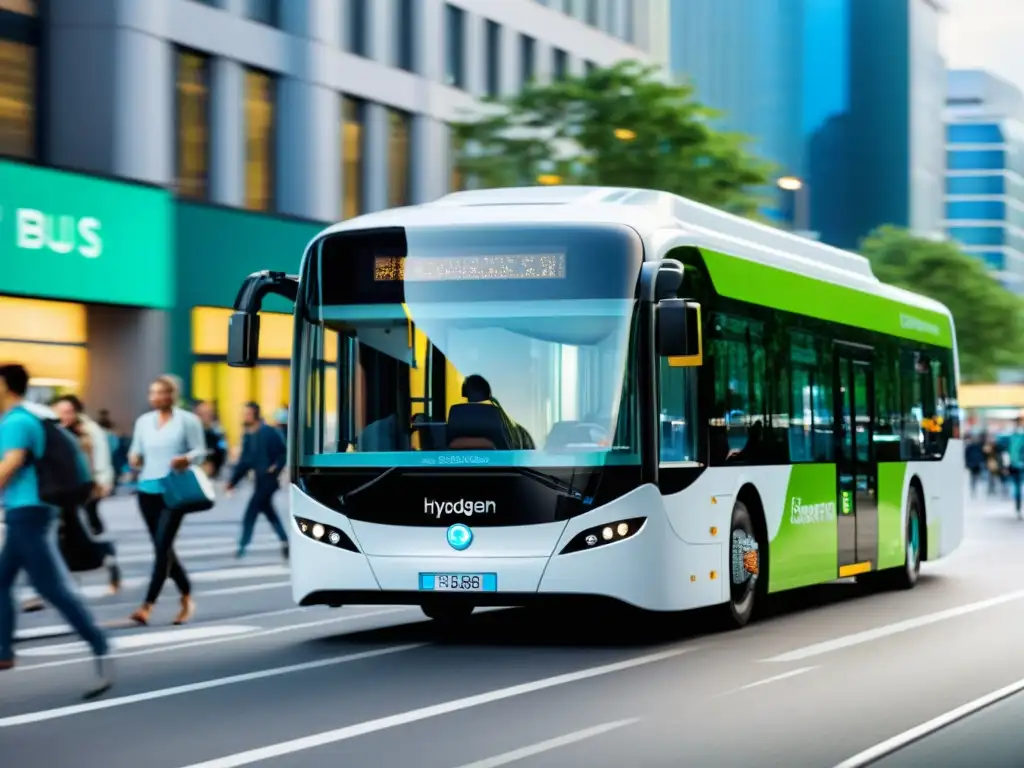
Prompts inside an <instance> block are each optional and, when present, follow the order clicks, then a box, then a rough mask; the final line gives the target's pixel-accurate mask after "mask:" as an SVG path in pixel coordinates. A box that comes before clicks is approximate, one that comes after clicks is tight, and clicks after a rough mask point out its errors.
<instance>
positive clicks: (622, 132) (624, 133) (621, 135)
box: [613, 128, 636, 141]
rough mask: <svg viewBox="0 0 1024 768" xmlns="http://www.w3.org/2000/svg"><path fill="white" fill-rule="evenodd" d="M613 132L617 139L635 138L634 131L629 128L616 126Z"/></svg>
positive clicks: (627, 139)
mask: <svg viewBox="0 0 1024 768" xmlns="http://www.w3.org/2000/svg"><path fill="white" fill-rule="evenodd" d="M613 133H614V135H615V138H616V139H618V140H619V141H632V140H633V139H635V138H636V131H631V130H630V129H629V128H616V129H615V130H614V132H613Z"/></svg>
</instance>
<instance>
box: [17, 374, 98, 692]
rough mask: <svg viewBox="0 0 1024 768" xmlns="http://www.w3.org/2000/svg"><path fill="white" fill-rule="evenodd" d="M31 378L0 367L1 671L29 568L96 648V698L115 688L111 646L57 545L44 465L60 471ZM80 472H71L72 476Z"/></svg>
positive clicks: (36, 585)
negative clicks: (30, 398)
mask: <svg viewBox="0 0 1024 768" xmlns="http://www.w3.org/2000/svg"><path fill="white" fill-rule="evenodd" d="M28 380H29V376H28V372H27V371H26V370H25V368H24V367H23V366H21V365H18V364H6V365H0V411H2V414H3V415H2V417H0V502H2V504H3V507H4V510H5V515H6V522H7V536H6V539H5V540H4V545H3V550H0V670H8V669H11V668H12V667H13V666H14V648H13V645H14V622H15V613H14V601H13V596H12V594H11V593H12V591H13V589H14V585H15V582H16V580H17V578H18V574H19V573H20V572H21V571H22V570H23V569H24V570H25V571H26V572H27V573H28V577H29V580H30V581H31V583H32V586H33V587H34V588H35V590H36V591H37V592H38V593H39V594H40V595H41V596H42V597H43V599H45V600H46V601H47V602H48V603H50V604H51V605H52V606H53V607H54V608H56V609H57V610H58V611H59V612H60V613H61V614H62V615H63V616H64V619H65V620H66V621H67V623H68V624H70V625H71V627H72V628H74V630H75V631H76V632H77V633H78V634H79V635H80V636H81V637H82V639H83V640H84V641H85V642H86V643H88V645H89V647H90V648H91V649H92V652H93V654H94V655H95V657H96V675H97V681H96V683H95V684H94V685H93V686H92V687H91V688H90V689H89V690H88V691H87V692H86V694H85V695H86V698H87V699H92V698H96V697H97V696H100V695H102V694H103V693H105V692H106V691H107V690H109V689H110V687H111V685H112V682H113V676H112V665H111V663H110V659H109V656H108V653H109V648H110V646H109V644H108V642H107V638H106V635H104V633H103V632H102V630H100V628H99V627H98V626H97V625H96V622H95V621H94V620H93V617H92V616H91V615H90V614H89V612H88V610H87V609H86V607H85V606H84V605H83V604H82V602H81V601H80V600H79V598H78V596H77V595H75V593H74V592H73V591H72V589H71V586H70V576H69V574H68V572H67V569H66V568H65V566H64V563H63V561H62V560H61V558H60V555H59V554H58V553H57V548H56V546H55V545H54V537H53V530H54V525H55V523H56V521H57V514H58V512H57V510H56V509H55V508H54V507H53V506H51V505H50V504H48V503H46V502H45V501H44V499H43V496H44V494H42V493H41V488H40V472H41V471H42V468H43V466H44V462H45V466H46V469H47V471H48V472H50V471H51V470H55V469H57V467H56V466H55V465H53V464H51V463H50V462H51V457H52V455H54V454H51V453H48V445H47V443H48V441H47V428H46V427H44V425H43V422H42V421H41V420H40V418H39V417H38V416H36V415H35V414H33V413H32V412H30V411H29V410H28V409H26V408H25V407H24V401H25V394H26V392H27V391H28ZM51 435H52V432H51ZM58 436H59V433H58ZM60 469H65V470H66V469H67V468H66V467H62V468H60ZM76 470H77V468H76V467H71V468H70V471H72V472H73V471H76Z"/></svg>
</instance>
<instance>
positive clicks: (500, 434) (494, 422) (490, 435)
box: [447, 403, 512, 451]
mask: <svg viewBox="0 0 1024 768" xmlns="http://www.w3.org/2000/svg"><path fill="white" fill-rule="evenodd" d="M447 437H448V447H449V448H454V449H460V450H472V449H477V450H490V451H508V450H511V448H512V439H511V437H510V436H509V434H508V429H507V428H506V426H505V421H504V419H503V418H502V415H501V411H499V410H498V409H497V408H495V407H494V406H493V405H489V404H486V403H459V404H457V405H453V406H452V407H451V410H450V411H449V412H448V429H447Z"/></svg>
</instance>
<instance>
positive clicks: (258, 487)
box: [228, 403, 288, 560]
mask: <svg viewBox="0 0 1024 768" xmlns="http://www.w3.org/2000/svg"><path fill="white" fill-rule="evenodd" d="M242 418H243V426H244V427H245V434H244V436H243V437H242V454H241V456H240V457H239V459H238V463H237V464H235V469H234V472H232V473H231V480H230V482H229V483H228V492H231V491H233V490H234V488H235V486H237V485H238V483H239V482H240V481H241V479H242V478H243V477H244V476H245V475H246V474H248V473H249V472H252V474H253V491H252V496H251V497H250V498H249V503H248V504H247V505H246V507H245V515H244V516H243V517H242V535H241V537H240V538H239V541H238V553H237V557H239V558H241V557H245V550H246V549H247V548H248V546H249V543H250V542H251V541H252V533H253V529H254V528H255V527H256V518H257V516H259V514H260V513H263V514H264V515H265V516H266V518H267V521H268V522H269V523H270V526H271V527H272V528H273V529H274V533H276V534H277V538H278V539H280V540H281V552H282V554H283V555H284V558H285V560H287V559H288V534H287V533H286V532H285V530H284V526H283V525H281V518H280V517H278V514H277V510H276V509H274V494H275V493H276V492H277V490H278V487H279V484H280V480H279V478H280V475H281V470H282V469H283V468H284V463H285V453H286V448H285V442H284V440H282V439H281V433H280V432H279V431H278V430H276V429H274V427H272V426H270V425H269V424H267V423H266V422H265V421H263V419H262V417H261V416H260V406H259V405H258V404H257V403H246V405H245V409H244V411H243V416H242Z"/></svg>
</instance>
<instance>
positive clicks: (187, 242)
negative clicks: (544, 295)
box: [0, 0, 667, 423]
mask: <svg viewBox="0 0 1024 768" xmlns="http://www.w3.org/2000/svg"><path fill="white" fill-rule="evenodd" d="M666 2H667V0H543V2H542V1H541V0H501V1H500V2H495V0H450V2H444V0H140V1H137V2H123V1H122V0H87V1H83V0H0V156H4V157H5V158H6V159H4V160H3V161H0V260H2V261H3V264H4V279H3V281H2V282H0V293H2V294H3V295H2V296H0V319H4V320H9V319H11V318H17V319H18V321H17V322H13V321H10V322H4V326H5V327H6V328H7V329H8V331H7V332H5V333H4V334H3V336H4V338H5V341H3V342H0V357H5V358H17V359H23V360H26V361H28V362H29V363H30V365H31V366H32V368H33V369H35V371H36V372H37V374H38V375H37V377H36V378H37V384H38V385H39V386H40V387H43V388H50V389H57V390H60V389H70V390H73V391H77V392H80V393H83V394H84V395H85V396H86V397H87V399H88V401H89V403H90V405H94V406H95V407H97V408H99V407H108V408H111V409H113V410H114V412H115V413H114V415H115V418H116V419H117V420H118V421H120V422H122V423H125V422H126V421H128V420H130V419H131V418H132V417H133V416H134V414H136V413H138V411H139V410H141V409H142V408H143V407H144V405H145V403H144V400H145V389H146V387H145V383H146V379H147V378H148V377H150V376H152V375H155V374H157V373H160V372H162V371H165V370H171V371H172V372H175V373H177V374H178V375H180V376H181V378H182V379H183V381H184V382H185V384H186V389H187V390H188V393H189V394H191V395H192V396H199V397H203V398H209V399H213V400H217V401H218V402H219V404H220V406H221V409H222V410H223V411H224V412H225V413H227V414H231V416H230V419H227V418H226V420H225V421H226V423H234V421H235V419H234V414H235V413H236V412H237V407H238V406H239V405H240V404H241V403H242V402H244V401H245V400H248V399H254V400H258V401H260V402H261V403H263V404H264V406H265V407H266V408H267V409H268V411H269V410H273V409H274V408H277V407H278V406H280V405H281V401H282V400H283V399H286V398H287V392H288V369H287V358H288V355H289V347H290V340H291V331H290V327H291V316H290V315H289V314H287V313H286V312H285V311H284V310H285V309H286V307H284V306H283V305H282V304H274V303H270V304H268V306H267V308H268V310H269V311H268V313H267V314H266V316H265V318H264V321H263V334H262V343H261V353H262V355H263V357H264V358H265V360H264V364H263V365H261V366H259V367H257V368H256V369H255V370H252V371H241V370H235V369H228V368H227V366H226V365H225V363H224V359H225V355H226V333H225V328H226V325H225V321H226V316H227V313H228V309H227V307H229V306H230V305H231V302H232V301H233V299H234V295H235V292H236V290H237V288H238V286H239V284H240V281H241V280H242V278H244V277H245V275H246V274H248V273H249V272H251V271H253V270H255V269H260V268H272V269H284V270H288V271H294V270H295V269H296V268H297V266H298V263H299V258H300V255H301V251H302V248H303V247H304V246H305V244H306V243H307V242H308V240H309V239H310V237H312V235H313V234H315V232H316V231H317V230H318V229H319V228H320V227H321V226H322V225H323V224H322V223H323V222H333V221H337V220H339V219H345V218H349V217H352V216H355V215H358V214H360V213H362V212H367V211H373V210H379V209H381V208H385V207H388V206H398V205H404V204H407V203H415V202H420V201H425V200H430V199H434V198H436V197H439V196H441V195H443V194H445V193H447V192H448V191H449V190H450V189H451V188H453V187H458V186H459V184H460V181H459V179H458V178H457V176H456V174H454V173H453V172H452V167H451V162H450V160H451V153H450V151H449V149H450V139H449V131H448V128H447V124H448V123H449V122H450V121H452V120H453V119H455V118H457V117H458V116H459V115H460V113H461V111H462V110H463V109H465V108H468V107H471V106H472V104H473V103H474V101H475V99H476V98H477V97H481V96H488V95H489V96H495V95H510V94H513V93H515V92H516V91H517V90H518V89H519V88H520V87H521V86H522V84H523V83H524V82H525V81H528V80H531V79H536V80H539V81H547V80H548V79H550V78H554V77H558V76H560V75H561V74H562V73H563V72H568V73H583V72H585V71H586V68H587V66H588V65H610V64H612V63H614V62H616V61H619V60H622V59H640V60H645V61H657V60H658V59H657V57H658V56H661V57H664V55H665V52H666V51H667V42H666V40H667V26H666V25H665V24H664V16H665V13H666V12H667V6H666ZM659 19H660V21H659ZM37 164H39V165H49V166H51V167H50V168H40V167H35V166H36V165H37ZM57 169H60V170H57ZM83 174H84V175H83ZM11 329H23V330H18V331H16V332H15V331H12V330H11ZM40 329H42V330H40ZM12 334H15V335H17V334H21V335H22V336H25V338H20V337H19V338H13V337H12ZM12 345H13V346H12ZM55 350H57V351H55ZM58 352H59V353H58ZM128 361H131V364H130V365H128V364H127V362H128Z"/></svg>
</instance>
